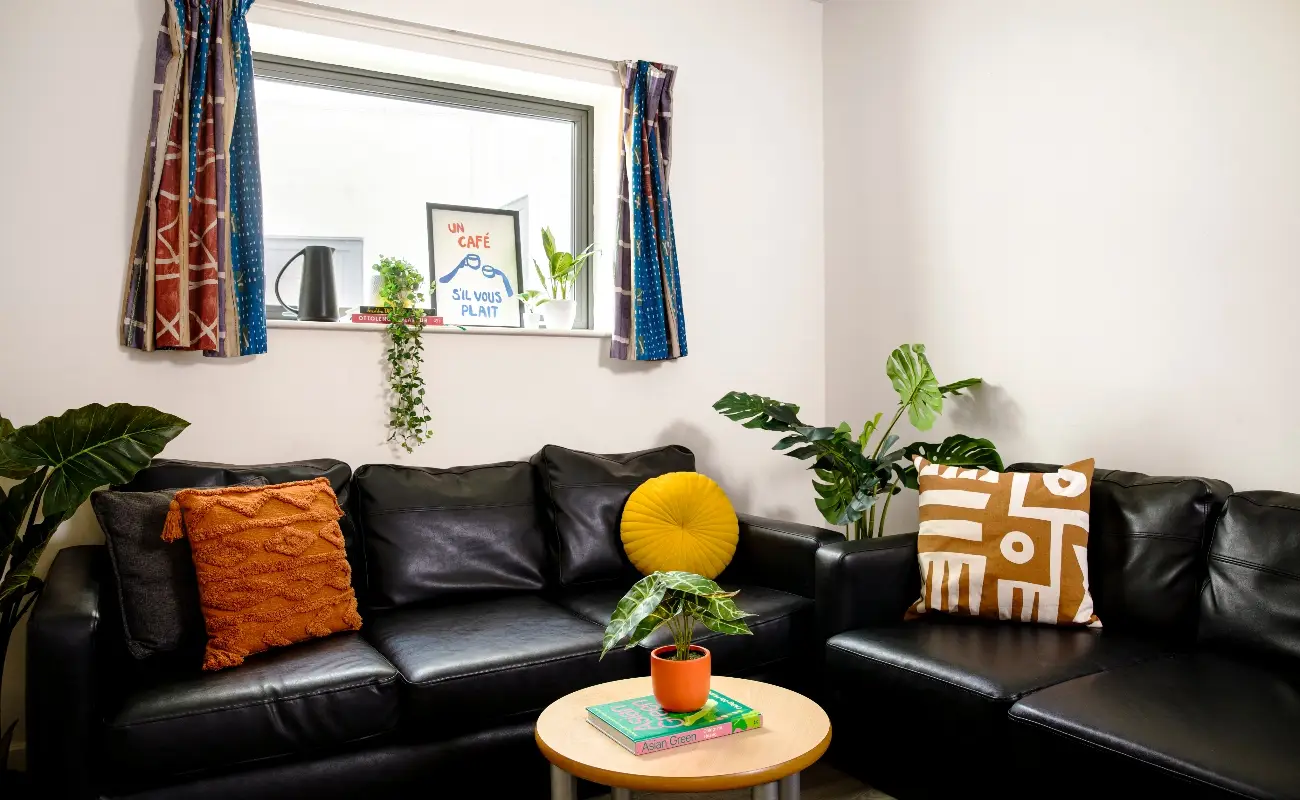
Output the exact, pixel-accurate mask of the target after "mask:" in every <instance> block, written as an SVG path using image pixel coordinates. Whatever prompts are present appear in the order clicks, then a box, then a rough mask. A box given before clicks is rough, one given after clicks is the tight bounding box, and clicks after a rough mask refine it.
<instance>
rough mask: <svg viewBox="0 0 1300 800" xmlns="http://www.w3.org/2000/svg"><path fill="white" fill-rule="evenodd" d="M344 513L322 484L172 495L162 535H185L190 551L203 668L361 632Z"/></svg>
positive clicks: (174, 537) (324, 482) (221, 666)
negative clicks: (204, 635) (204, 634)
mask: <svg viewBox="0 0 1300 800" xmlns="http://www.w3.org/2000/svg"><path fill="white" fill-rule="evenodd" d="M342 516H343V511H342V510H341V509H340V508H339V503H338V499H337V498H336V497H335V496H334V490H333V489H332V488H330V482H329V480H328V479H326V478H316V479H315V480H310V481H299V482H297V483H281V484H277V485H275V486H230V487H226V488H221V489H185V490H183V491H180V492H177V493H176V498H175V499H174V500H173V501H172V504H171V510H170V511H169V512H168V514H167V524H166V526H165V527H164V529H163V539H164V540H166V541H169V542H172V541H176V540H177V539H180V538H181V537H182V536H188V537H189V539H190V544H191V545H192V546H193V551H194V568H195V570H196V571H197V572H198V577H199V600H200V603H201V604H202V606H203V618H204V621H205V623H206V625H207V629H208V647H207V652H206V654H205V655H204V659H203V668H204V669H205V670H218V669H224V668H225V667H234V666H238V665H240V664H242V663H244V657H245V656H247V655H250V654H252V653H260V652H261V651H263V650H267V649H269V648H272V647H281V646H283V645H288V644H294V643H295V642H302V641H306V640H307V639H312V638H316V637H319V636H329V635H330V634H331V633H337V632H339V631H349V630H353V631H354V630H359V629H360V628H361V616H360V615H359V614H358V613H357V598H356V594H355V593H354V592H353V591H352V568H351V567H350V566H349V565H348V560H347V555H346V553H345V552H344V550H343V531H342V530H340V529H339V518H340V517H342ZM182 520H183V525H182Z"/></svg>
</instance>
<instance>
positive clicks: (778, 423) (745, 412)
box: [713, 392, 803, 450]
mask: <svg viewBox="0 0 1300 800" xmlns="http://www.w3.org/2000/svg"><path fill="white" fill-rule="evenodd" d="M713 408H714V410H715V411H717V412H718V413H720V414H722V416H724V417H726V418H727V419H730V420H734V421H736V422H739V423H741V424H742V425H743V426H744V427H746V428H755V429H759V430H765V431H788V430H791V429H793V428H794V427H796V426H803V423H802V422H800V421H799V406H796V405H793V404H791V403H782V402H781V401H779V400H773V399H772V398H770V397H763V396H762V395H757V394H746V393H745V392H727V393H726V394H725V395H723V396H722V399H721V400H719V401H718V402H716V403H714V404H713ZM786 439H789V437H786ZM786 439H782V440H781V442H778V443H777V444H778V445H780V444H781V443H782V442H786ZM797 441H799V439H791V440H790V441H789V443H787V444H785V445H784V446H785V447H789V446H790V445H791V444H794V443H795V442H797ZM773 449H774V450H781V449H784V448H783V447H780V446H778V447H774V448H773Z"/></svg>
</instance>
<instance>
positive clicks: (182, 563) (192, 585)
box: [90, 476, 267, 658]
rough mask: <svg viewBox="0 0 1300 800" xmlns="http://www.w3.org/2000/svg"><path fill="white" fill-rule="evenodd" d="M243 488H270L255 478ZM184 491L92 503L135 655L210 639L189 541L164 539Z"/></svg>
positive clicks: (106, 493)
mask: <svg viewBox="0 0 1300 800" xmlns="http://www.w3.org/2000/svg"><path fill="white" fill-rule="evenodd" d="M238 485H240V486H266V485H267V480H266V479H265V478H262V477H260V476H255V477H252V478H249V479H247V480H244V481H241V482H240V483H239V484H238ZM179 491H180V489H163V490H161V491H156V492H120V491H113V490H108V489H105V490H101V491H98V492H95V493H94V494H93V495H91V498H90V504H91V506H92V507H94V509H95V516H96V517H97V518H98V519H99V527H100V528H102V529H103V531H104V538H105V540H106V542H107V544H108V555H109V558H110V559H111V560H112V562H113V575H114V577H115V579H116V581H117V594H118V605H119V606H120V607H121V609H122V626H123V628H124V630H125V633H126V649H127V650H128V651H129V652H130V653H131V655H133V656H135V657H136V658H148V657H149V656H152V655H154V654H155V653H170V652H174V651H178V650H183V649H186V648H189V647H197V648H201V647H202V645H203V642H204V641H205V640H206V638H207V629H206V628H205V627H204V624H203V612H202V610H201V608H200V606H199V584H198V578H197V577H196V576H195V572H194V561H193V559H192V556H191V554H190V543H189V540H188V539H181V540H180V541H178V542H173V543H171V544H168V543H167V542H164V541H163V540H162V530H163V523H164V522H166V520H167V509H168V507H170V505H171V502H172V498H173V497H175V496H176V493H177V492H179Z"/></svg>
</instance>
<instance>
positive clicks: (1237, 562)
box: [1210, 553, 1300, 581]
mask: <svg viewBox="0 0 1300 800" xmlns="http://www.w3.org/2000/svg"><path fill="white" fill-rule="evenodd" d="M1210 559H1211V560H1213V561H1222V562H1224V563H1226V564H1232V565H1234V566H1238V567H1245V568H1246V569H1253V570H1255V571H1257V572H1264V573H1268V574H1269V575H1277V576H1278V577H1280V578H1290V579H1291V580H1293V581H1300V575H1296V574H1295V573H1293V572H1287V571H1286V570H1283V569H1277V568H1276V567H1266V566H1264V565H1262V564H1252V563H1251V562H1249V561H1244V560H1242V559H1240V558H1233V557H1232V556H1225V555H1219V554H1218V553H1210Z"/></svg>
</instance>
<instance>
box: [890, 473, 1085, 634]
mask: <svg viewBox="0 0 1300 800" xmlns="http://www.w3.org/2000/svg"><path fill="white" fill-rule="evenodd" d="M914 463H915V464H916V471H917V474H918V482H919V484H920V511H921V526H920V537H919V540H918V545H917V550H918V560H919V566H920V570H921V597H920V599H919V600H917V601H916V603H915V604H913V605H912V607H911V608H910V609H909V610H908V617H909V618H914V617H915V616H917V615H919V614H925V613H928V612H936V611H938V612H944V613H948V614H961V615H971V616H979V617H986V618H989V619H1002V620H1020V621H1021V622H1041V623H1046V624H1049V625H1086V626H1089V627H1093V628H1100V627H1101V620H1099V619H1097V615H1096V614H1095V613H1094V612H1093V606H1092V594H1091V593H1090V592H1089V591H1088V512H1089V504H1090V496H1091V494H1092V471H1093V462H1092V460H1091V459H1089V460H1087V461H1080V462H1078V463H1076V464H1071V465H1069V466H1067V467H1062V468H1061V469H1059V470H1057V471H1056V472H1049V473H1029V472H1007V473H1002V472H993V471H991V470H986V469H965V468H960V467H945V466H940V465H938V464H931V463H930V462H929V461H926V460H925V459H924V458H920V457H917V458H916V459H915V462H914Z"/></svg>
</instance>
